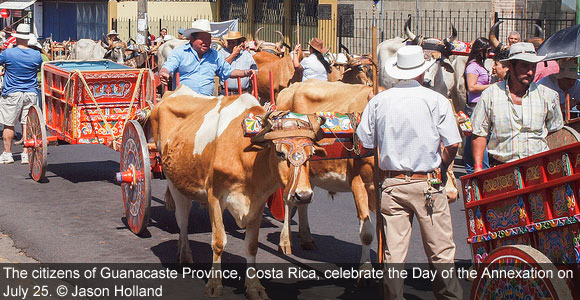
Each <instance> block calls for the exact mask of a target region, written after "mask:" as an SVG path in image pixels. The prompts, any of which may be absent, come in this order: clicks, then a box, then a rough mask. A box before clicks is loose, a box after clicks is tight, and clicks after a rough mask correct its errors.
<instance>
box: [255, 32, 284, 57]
mask: <svg viewBox="0 0 580 300" xmlns="http://www.w3.org/2000/svg"><path fill="white" fill-rule="evenodd" d="M262 29H264V27H260V28H258V30H256V33H254V39H255V40H256V41H257V45H256V51H268V52H270V53H272V54H276V55H278V56H280V57H282V56H284V54H285V53H286V49H290V46H289V45H288V44H286V42H284V39H285V38H284V34H282V32H280V31H278V30H276V33H277V34H278V35H280V40H279V41H278V42H275V43H272V42H265V41H263V40H260V39H259V38H258V35H259V33H260V31H261V30H262Z"/></svg>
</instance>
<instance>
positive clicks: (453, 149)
mask: <svg viewBox="0 0 580 300" xmlns="http://www.w3.org/2000/svg"><path fill="white" fill-rule="evenodd" d="M458 148H459V143H457V144H453V145H449V146H447V147H443V151H442V152H441V164H442V167H443V169H445V170H447V167H449V165H450V164H451V163H452V162H453V160H454V159H455V155H456V154H457V149H458Z"/></svg>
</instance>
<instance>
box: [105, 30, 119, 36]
mask: <svg viewBox="0 0 580 300" xmlns="http://www.w3.org/2000/svg"><path fill="white" fill-rule="evenodd" d="M114 34H116V35H119V34H118V33H117V32H116V31H115V29H113V30H111V32H109V33H108V34H107V36H109V35H114Z"/></svg>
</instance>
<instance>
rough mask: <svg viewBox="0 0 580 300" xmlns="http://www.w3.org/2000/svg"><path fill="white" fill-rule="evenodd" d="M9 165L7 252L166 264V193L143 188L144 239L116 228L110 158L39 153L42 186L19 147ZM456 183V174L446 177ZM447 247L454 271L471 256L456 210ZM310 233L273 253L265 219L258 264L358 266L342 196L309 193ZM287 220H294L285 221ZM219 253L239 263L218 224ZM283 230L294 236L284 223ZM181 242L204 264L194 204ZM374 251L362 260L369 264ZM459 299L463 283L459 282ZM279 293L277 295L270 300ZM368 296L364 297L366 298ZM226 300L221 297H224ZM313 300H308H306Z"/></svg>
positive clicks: (414, 247)
mask: <svg viewBox="0 0 580 300" xmlns="http://www.w3.org/2000/svg"><path fill="white" fill-rule="evenodd" d="M13 152H14V154H15V159H16V163H15V164H12V165H0V191H1V192H0V229H1V231H2V232H3V233H4V234H6V235H8V236H9V237H10V238H12V239H13V240H14V245H15V247H16V248H18V249H21V250H22V251H23V252H24V253H26V255H27V256H29V257H31V258H33V259H35V260H38V261H40V262H43V263H85V262H90V263H163V264H168V263H175V262H177V256H176V249H177V237H178V234H177V233H178V227H177V225H176V222H175V217H174V215H173V213H172V212H168V211H167V210H166V209H165V207H164V204H163V195H164V193H165V187H166V183H165V181H163V180H159V179H154V180H153V182H152V195H153V198H152V209H151V224H150V226H149V227H148V231H147V232H146V234H145V236H144V237H138V236H135V235H134V234H132V233H131V232H130V231H129V229H128V227H127V226H126V225H125V222H124V212H123V205H122V198H121V190H120V186H119V185H118V184H116V183H114V177H115V172H117V171H118V170H119V153H118V152H115V151H113V150H111V149H109V148H106V147H105V146H100V145H96V146H95V145H64V146H51V147H49V149H48V153H49V154H48V171H47V173H46V175H47V178H48V182H47V183H42V184H41V183H37V182H35V181H33V180H32V179H31V178H30V177H29V175H28V173H29V171H28V166H27V165H21V164H20V161H19V153H20V152H21V148H20V147H15V150H14V151H13ZM455 171H456V174H457V175H458V176H460V175H462V174H463V173H462V172H463V170H462V169H461V168H459V167H457V168H456V170H455ZM451 212H452V218H453V224H454V235H455V242H456V245H457V252H456V261H457V262H469V261H470V260H471V254H470V250H469V247H468V245H467V244H466V242H465V238H466V237H467V227H466V224H465V222H466V221H465V215H464V211H463V205H462V202H461V201H460V200H458V201H457V202H456V203H454V204H452V205H451ZM309 215H310V226H311V229H312V233H313V236H314V238H315V239H316V241H317V245H318V250H313V251H306V250H302V249H300V248H299V245H300V243H299V239H298V236H297V234H296V233H294V235H293V244H294V245H295V247H294V249H293V250H294V253H293V255H288V256H286V255H283V254H281V253H280V252H278V250H277V248H278V247H277V244H278V241H279V232H280V228H281V226H282V224H281V223H280V222H278V221H277V220H275V219H273V218H272V217H271V216H270V215H269V212H266V216H265V217H264V219H263V222H262V228H261V231H260V245H259V250H258V262H266V263H291V264H295V265H299V266H302V267H308V266H309V265H315V263H318V262H323V263H331V264H336V263H358V261H359V258H360V253H361V247H360V246H359V244H360V241H359V237H358V228H359V225H358V220H357V218H356V212H355V208H354V203H353V200H352V195H351V194H350V193H339V194H337V195H335V197H334V200H331V199H330V197H329V195H328V193H327V192H326V191H324V190H320V189H315V196H314V202H313V204H311V206H310V210H309ZM295 219H297V216H296V217H295ZM224 220H225V224H226V231H227V234H228V243H227V246H226V250H225V254H224V256H223V262H224V263H228V262H244V261H245V258H244V252H245V251H244V243H243V238H244V230H243V229H240V228H237V226H236V225H235V222H234V221H233V219H232V218H231V217H230V216H229V215H227V213H226V216H225V217H224ZM414 229H415V230H414V231H413V236H412V240H411V246H410V249H409V254H408V258H407V262H411V263H425V262H427V259H426V256H425V254H424V251H423V247H422V243H421V236H420V232H419V227H418V224H417V223H416V222H415V223H414ZM293 230H294V231H296V230H297V225H296V223H294V226H293ZM189 240H190V244H191V248H192V251H193V258H194V261H195V262H210V261H211V257H212V253H211V248H210V242H211V227H210V223H209V216H208V212H207V210H206V209H203V208H200V207H199V206H198V205H196V204H195V203H194V208H193V209H192V211H191V214H190V221H189ZM375 250H376V241H375V242H373V250H372V251H373V253H372V259H373V260H375V261H376V253H375ZM406 284H407V286H406V290H405V291H406V293H408V294H407V295H406V296H407V299H430V298H432V297H433V296H432V294H431V292H430V290H429V287H428V284H427V285H425V284H423V283H421V282H414V281H409V282H406ZM462 285H464V293H465V295H468V293H469V283H468V282H466V281H462ZM265 286H266V288H267V290H268V292H269V294H270V296H271V297H272V298H273V299H276V297H274V296H273V295H285V296H287V297H280V298H287V299H312V297H311V296H309V295H316V294H317V293H318V294H319V293H320V291H327V290H329V289H330V290H332V291H333V292H331V293H330V295H332V296H329V297H328V298H327V299H336V298H340V299H357V298H359V296H357V295H358V294H357V293H358V290H357V289H355V288H354V283H352V284H347V285H346V286H344V285H343V286H334V287H332V286H331V287H329V286H326V285H324V284H313V285H308V284H306V285H304V286H298V287H296V286H295V287H293V290H296V289H297V290H298V292H295V293H291V294H290V295H289V294H286V293H284V292H280V291H282V290H283V289H279V287H278V286H276V285H273V286H270V287H268V285H265ZM276 293H280V294H276ZM362 293H363V294H364V295H366V296H364V298H369V297H370V298H371V299H372V298H373V296H376V295H377V292H376V289H375V288H371V289H366V290H364V291H363V292H362ZM227 295H229V296H231V297H233V298H231V299H240V298H243V289H242V288H240V287H236V286H235V285H234V286H228V284H227V282H226V286H225V288H224V297H226V296H227ZM369 295H370V296H369ZM226 298H227V299H229V297H226ZM314 298H317V297H314Z"/></svg>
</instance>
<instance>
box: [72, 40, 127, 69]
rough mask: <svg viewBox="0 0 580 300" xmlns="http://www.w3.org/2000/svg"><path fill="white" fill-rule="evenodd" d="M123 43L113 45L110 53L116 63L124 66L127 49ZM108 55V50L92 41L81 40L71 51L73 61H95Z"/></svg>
mask: <svg viewBox="0 0 580 300" xmlns="http://www.w3.org/2000/svg"><path fill="white" fill-rule="evenodd" d="M123 44H124V43H122V42H119V43H116V44H115V45H113V48H112V49H111V51H110V59H111V60H112V61H114V62H116V63H119V64H123V63H124V62H125V60H124V58H125V48H126V46H125V47H123ZM105 54H107V49H105V48H104V47H103V46H102V43H101V42H100V41H99V42H95V41H93V40H90V39H80V40H79V41H78V42H76V43H75V44H74V45H73V47H72V50H71V56H70V57H71V59H73V60H93V59H103V58H105Z"/></svg>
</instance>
